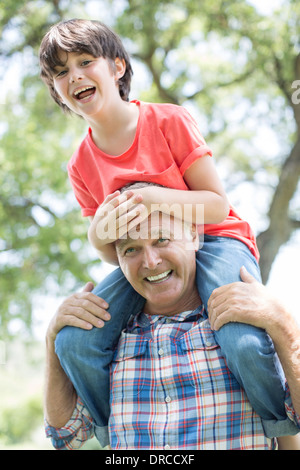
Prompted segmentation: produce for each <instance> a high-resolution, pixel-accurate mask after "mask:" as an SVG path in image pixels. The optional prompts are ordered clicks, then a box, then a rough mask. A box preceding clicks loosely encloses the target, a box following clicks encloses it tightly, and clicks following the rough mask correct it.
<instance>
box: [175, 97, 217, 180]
mask: <svg viewBox="0 0 300 470" xmlns="http://www.w3.org/2000/svg"><path fill="white" fill-rule="evenodd" d="M166 138H167V141H168V145H169V147H170V149H171V152H172V154H173V157H174V160H175V162H176V164H177V166H178V168H179V170H180V173H181V174H182V175H184V173H185V171H186V170H187V169H188V168H189V167H190V166H191V165H192V164H193V163H194V162H195V161H196V160H198V158H201V157H203V156H204V155H210V156H212V151H211V149H210V148H209V147H208V145H207V144H206V142H205V140H204V138H203V136H202V135H201V132H200V130H199V127H198V125H197V123H196V121H195V119H194V118H193V117H192V116H191V115H190V113H189V112H188V111H187V110H186V109H185V108H183V107H180V106H176V107H174V113H173V114H172V118H171V119H169V122H168V129H167V132H166Z"/></svg>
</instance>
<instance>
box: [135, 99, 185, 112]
mask: <svg viewBox="0 0 300 470" xmlns="http://www.w3.org/2000/svg"><path fill="white" fill-rule="evenodd" d="M141 106H142V107H143V108H144V110H145V111H150V112H154V113H157V114H174V113H178V112H180V110H181V109H183V108H182V106H179V105H177V104H173V103H150V102H147V101H142V102H141Z"/></svg>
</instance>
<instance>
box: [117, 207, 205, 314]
mask: <svg viewBox="0 0 300 470" xmlns="http://www.w3.org/2000/svg"><path fill="white" fill-rule="evenodd" d="M153 215H154V217H153ZM138 229H139V232H138V233H137V231H136V229H134V230H131V231H130V232H129V233H128V237H127V238H126V239H120V240H118V241H117V242H116V250H117V255H118V259H119V263H120V267H121V269H122V271H123V273H124V275H125V277H126V278H127V280H128V281H129V282H130V284H131V285H132V286H133V288H134V289H135V290H136V291H137V292H138V293H139V294H140V295H141V296H142V297H144V298H145V299H146V306H145V311H146V313H149V314H159V315H175V314H177V313H180V312H182V311H185V310H190V309H193V308H195V307H196V306H197V305H199V303H200V299H199V296H198V292H197V289H196V285H195V271H196V262H195V251H196V250H197V249H198V245H199V240H198V234H197V233H196V231H193V230H192V226H191V227H190V228H189V227H188V228H187V227H185V228H183V224H182V222H181V221H179V220H178V219H174V218H173V217H169V216H167V215H165V214H161V213H154V214H151V216H150V217H149V218H148V219H146V220H145V221H144V222H143V223H141V224H140V226H139V227H138ZM191 232H192V233H191ZM195 302H196V305H195ZM192 304H193V305H192Z"/></svg>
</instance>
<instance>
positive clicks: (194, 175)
mask: <svg viewBox="0 0 300 470" xmlns="http://www.w3.org/2000/svg"><path fill="white" fill-rule="evenodd" d="M184 180H185V182H186V184H187V186H188V188H189V191H183V190H179V189H171V188H165V187H156V186H152V187H151V186H148V187H145V188H141V189H136V190H134V193H135V194H136V195H141V196H142V197H143V199H142V202H143V204H145V206H146V207H147V210H148V213H151V212H153V210H155V207H157V208H158V209H156V210H160V211H161V212H164V213H166V214H170V215H174V217H177V218H179V219H182V220H184V221H186V222H190V223H195V224H219V223H221V222H223V220H225V219H226V217H227V215H228V212H229V203H228V200H227V196H226V193H225V191H224V189H223V186H222V183H221V181H220V179H219V176H218V174H217V171H216V169H215V166H214V163H213V160H212V158H211V157H210V156H209V155H205V156H203V157H201V158H199V159H198V160H196V161H195V162H194V163H193V164H192V165H191V166H190V167H189V168H188V169H187V170H186V171H185V173H184ZM201 206H202V207H204V213H203V212H202V211H201V210H199V208H200V209H201Z"/></svg>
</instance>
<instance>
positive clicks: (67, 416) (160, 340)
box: [45, 214, 300, 450]
mask: <svg viewBox="0 0 300 470" xmlns="http://www.w3.org/2000/svg"><path fill="white" fill-rule="evenodd" d="M180 227H181V228H182V227H184V230H183V233H182V236H181V237H175V233H176V234H178V233H179V228H180ZM136 234H137V233H136V232H135V233H134V234H133V233H131V232H129V237H128V238H124V239H120V240H118V241H117V242H116V251H117V255H118V260H119V264H120V267H121V269H122V271H123V272H124V274H125V276H126V278H127V280H128V281H129V282H130V283H131V285H132V286H133V287H134V289H135V290H137V291H138V292H139V293H140V294H141V295H142V296H143V297H144V298H145V299H146V304H145V308H144V312H142V313H141V314H140V315H139V316H138V317H136V318H133V319H132V321H131V322H130V323H129V324H128V326H127V329H126V330H125V331H124V332H123V334H122V336H121V338H120V341H119V344H118V347H117V349H116V354H115V357H114V361H113V363H112V365H111V415H110V422H109V431H110V443H111V447H112V448H113V449H135V450H136V449H185V450H188V449H255V450H258V449H265V450H267V449H272V448H273V447H274V442H273V441H272V440H269V439H267V438H266V437H265V435H264V431H263V427H262V422H261V419H260V418H259V416H258V415H257V414H256V413H255V412H254V410H253V409H252V407H251V405H250V404H249V402H248V400H247V397H246V396H245V393H244V392H243V390H242V389H241V387H240V386H239V384H238V382H237V381H236V379H235V378H234V376H233V375H232V374H231V373H230V371H229V369H228V368H227V366H226V363H225V361H224V359H223V357H222V353H221V351H220V348H219V346H218V345H217V344H216V342H215V340H214V336H213V332H212V329H211V327H210V324H209V322H208V319H207V318H206V316H205V312H204V310H203V308H202V307H201V299H200V298H199V294H198V291H197V289H196V285H195V275H196V266H195V255H194V252H195V250H197V247H198V235H197V232H196V230H195V227H193V226H192V225H191V226H187V225H183V226H182V222H181V221H179V220H176V219H173V218H169V217H167V216H164V215H162V214H160V215H159V217H154V218H153V217H152V218H151V220H150V218H149V219H148V220H146V221H144V222H143V223H142V224H141V225H140V227H139V237H137V236H136ZM242 275H243V279H244V280H245V281H246V282H245V283H244V284H243V283H235V284H234V285H231V286H224V287H222V288H220V289H217V290H216V291H215V292H214V293H213V295H212V297H211V300H210V306H209V311H210V315H211V322H212V325H213V328H215V329H218V328H219V327H220V326H222V324H223V323H225V322H228V321H239V322H240V321H244V322H249V323H251V324H254V325H255V326H259V327H261V328H265V329H266V330H267V332H268V333H269V334H270V336H271V337H272V339H273V341H274V344H275V347H276V349H277V352H278V355H279V357H280V359H281V362H282V365H283V368H284V371H285V374H286V377H287V379H288V382H289V387H290V388H289V389H287V393H286V403H285V407H286V412H287V415H288V417H289V419H290V420H291V422H294V423H295V425H296V426H298V427H299V428H300V417H299V416H300V357H299V356H300V354H299V351H300V348H299V341H300V331H299V328H298V327H297V326H296V324H295V322H294V320H293V319H292V317H291V316H290V315H289V314H288V312H286V311H285V310H284V308H283V307H282V306H280V305H279V304H278V302H277V301H276V300H275V299H273V298H271V297H269V296H268V295H267V293H266V291H265V288H264V287H263V286H260V285H259V284H258V283H256V281H255V280H254V279H253V278H252V277H251V276H250V275H249V274H247V273H242ZM258 285H259V287H258ZM245 287H246V289H245ZM230 289H231V291H230ZM232 289H233V291H232ZM88 290H90V287H89V286H88V287H87V288H86V291H88ZM229 291H230V292H229ZM228 292H229V293H228ZM249 294H251V295H250V298H251V299H252V300H251V301H252V304H251V306H249V308H247V304H245V301H246V299H248V297H249ZM91 296H92V294H87V293H86V294H85V295H83V296H78V295H77V297H75V298H76V302H75V300H74V296H72V297H71V298H69V300H68V299H67V301H66V303H64V304H63V306H62V307H61V308H60V309H59V310H58V312H57V314H56V316H55V317H54V319H53V321H52V322H51V324H50V326H49V329H48V332H47V338H46V340H47V373H46V403H45V405H46V406H45V410H46V419H47V422H48V425H49V426H48V435H49V436H51V437H52V439H53V443H54V445H55V446H56V447H57V448H78V447H79V446H80V445H81V444H82V442H83V441H84V440H86V439H88V438H89V437H91V436H92V435H93V422H92V417H91V416H90V415H89V413H88V411H87V410H86V409H85V407H84V406H83V404H82V402H81V401H80V398H79V397H77V395H76V392H75V390H74V388H73V386H72V384H71V382H70V381H69V380H68V378H67V376H66V375H65V373H64V371H63V369H62V368H61V366H60V363H59V360H58V358H57V356H56V354H55V348H54V341H55V337H56V334H57V332H58V331H59V329H61V328H62V327H63V326H64V325H65V324H70V315H74V312H75V310H74V302H75V304H76V305H77V306H81V308H82V305H86V302H96V303H97V302H98V300H96V299H94V296H92V297H91ZM70 299H71V300H70ZM70 305H71V306H72V308H69V306H70ZM95 305H96V304H95ZM243 305H245V311H244V312H243V311H241V308H240V306H243ZM221 306H222V308H221ZM275 307H276V308H275ZM229 311H230V313H228V312H229ZM274 311H276V312H280V315H281V317H279V316H277V314H276V315H275V316H274V315H273V313H274ZM220 312H224V313H222V314H220ZM270 312H272V315H271V314H270ZM89 315H90V313H89ZM75 316H76V313H75ZM78 316H79V317H80V320H79V321H80V322H82V321H87V317H86V316H85V315H82V314H81V313H80V314H78ZM279 318H280V321H279ZM279 325H280V327H279ZM287 337H288V338H289V342H288V343H289V344H286V338H287ZM297 347H298V349H297ZM99 393H101V390H100V391H99ZM292 403H293V405H292ZM281 439H283V441H282V442H283V444H282V447H281V448H284V447H283V445H284V438H281ZM289 439H291V440H292V441H293V439H294V440H295V442H296V439H297V438H289ZM290 442H291V441H289V446H290V448H291V445H290ZM296 445H297V444H296ZM295 448H297V447H295Z"/></svg>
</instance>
